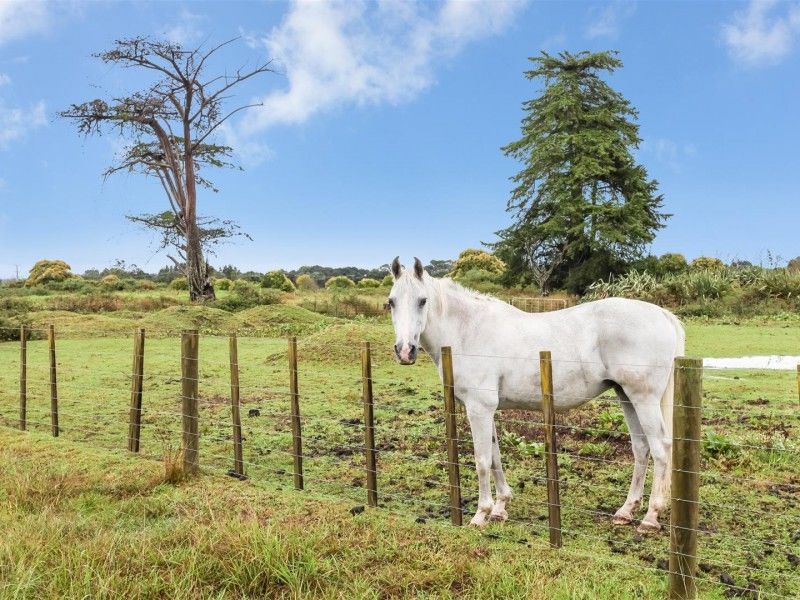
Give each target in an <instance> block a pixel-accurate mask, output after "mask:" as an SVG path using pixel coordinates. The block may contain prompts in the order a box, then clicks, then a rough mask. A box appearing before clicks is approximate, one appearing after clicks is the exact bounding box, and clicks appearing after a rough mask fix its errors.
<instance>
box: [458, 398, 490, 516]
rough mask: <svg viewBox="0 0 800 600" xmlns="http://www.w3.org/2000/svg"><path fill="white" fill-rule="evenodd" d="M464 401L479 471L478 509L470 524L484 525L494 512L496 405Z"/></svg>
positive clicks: (479, 400)
mask: <svg viewBox="0 0 800 600" xmlns="http://www.w3.org/2000/svg"><path fill="white" fill-rule="evenodd" d="M470 400H472V399H468V400H467V401H465V402H464V406H465V408H466V411H467V418H468V419H469V427H470V430H471V431H472V447H473V449H474V452H475V470H476V471H477V473H478V510H477V512H476V513H475V516H474V517H472V520H471V521H470V523H469V524H470V525H473V526H475V527H483V526H484V525H486V523H488V522H489V515H490V514H491V512H492V508H493V507H494V503H493V502H492V488H491V482H490V480H489V478H490V473H491V468H492V433H493V432H494V411H495V407H496V402H495V405H494V406H491V404H490V403H487V402H485V401H481V399H476V400H477V401H470Z"/></svg>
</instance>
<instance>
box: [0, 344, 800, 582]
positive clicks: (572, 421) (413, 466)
mask: <svg viewBox="0 0 800 600" xmlns="http://www.w3.org/2000/svg"><path fill="white" fill-rule="evenodd" d="M32 333H35V334H36V335H32V336H30V338H28V337H26V338H25V342H24V343H21V342H15V343H0V364H2V365H3V368H2V369H0V424H3V425H6V426H9V427H16V428H20V427H21V426H22V425H23V424H24V427H25V428H27V429H30V430H34V431H41V432H49V433H51V434H53V435H59V436H62V437H66V438H67V439H70V440H75V441H87V442H91V443H92V444H94V445H98V446H101V447H104V448H109V449H124V448H126V447H127V448H129V449H135V450H136V451H138V452H139V453H140V454H141V455H142V456H148V457H151V458H159V459H163V457H164V456H165V455H166V456H174V455H175V453H176V452H178V451H179V450H183V451H184V454H183V456H182V460H183V461H184V463H185V467H186V468H187V470H189V471H191V470H192V468H193V467H194V468H198V467H199V468H201V469H202V470H203V471H204V472H209V473H215V474H218V473H224V474H228V475H230V476H232V477H235V478H239V479H241V478H244V477H248V478H250V479H251V480H252V481H254V482H258V483H261V484H265V485H270V486H277V487H281V488H285V487H295V488H302V489H306V490H310V491H313V492H314V493H315V494H316V493H318V494H321V495H326V496H332V497H336V498H340V499H345V500H347V501H352V502H354V503H358V506H355V507H354V510H357V509H358V508H359V507H360V504H361V503H364V504H367V505H369V506H377V507H378V508H380V509H382V510H386V511H389V512H397V513H400V514H404V515H409V516H410V517H412V518H414V519H416V520H418V521H420V522H426V521H429V520H430V521H433V522H436V521H440V520H450V521H451V522H460V520H461V518H462V515H466V517H467V518H469V516H470V515H472V514H473V513H475V512H476V510H477V509H478V506H477V503H478V497H477V494H476V493H475V492H476V491H477V489H478V481H477V475H476V469H475V465H476V459H475V456H474V448H473V439H472V434H471V428H470V424H469V420H468V418H467V415H466V412H465V411H464V410H463V407H461V406H460V405H457V404H454V405H453V406H452V408H450V409H449V410H448V409H447V408H446V400H447V397H448V392H449V391H452V392H454V393H453V396H454V397H456V398H457V397H458V396H459V395H467V394H469V393H470V392H472V391H475V392H486V391H487V390H489V391H494V392H495V393H501V392H502V390H501V389H500V388H498V386H496V385H495V386H491V385H480V386H474V387H472V388H470V387H465V386H464V385H462V384H459V381H458V364H459V361H463V360H465V359H466V358H469V359H471V360H481V361H492V360H501V361H505V362H507V363H511V364H513V363H515V362H516V361H521V362H522V361H527V362H528V363H531V362H532V363H535V366H536V369H535V370H536V372H537V373H538V372H539V365H540V363H539V357H538V356H537V355H536V354H535V353H532V354H531V355H530V356H527V357H525V356H505V357H502V356H484V355H480V354H479V353H463V352H452V353H451V355H452V361H453V363H454V364H455V365H456V369H455V374H456V376H455V380H454V381H452V382H451V383H450V384H447V383H446V385H444V386H443V385H442V384H441V383H439V379H438V376H437V374H436V371H435V369H434V367H433V366H432V365H430V364H422V365H421V366H420V367H417V368H412V369H410V370H409V369H408V368H405V367H399V366H398V365H397V364H395V362H394V360H393V356H392V355H393V350H392V348H391V345H390V344H385V343H376V341H374V340H373V341H372V343H371V344H370V345H368V346H367V345H365V344H361V343H359V342H356V341H347V342H344V341H337V342H335V343H333V342H324V343H321V342H319V341H315V340H313V339H311V338H309V339H307V340H299V341H297V342H295V344H296V345H295V351H294V353H292V352H287V345H286V342H285V341H282V340H274V339H264V338H259V337H257V336H253V337H246V338H240V339H238V347H237V353H236V355H235V356H234V355H233V354H232V352H231V338H228V337H221V336H213V337H206V336H202V337H200V338H199V344H196V345H195V350H192V349H187V348H188V347H187V346H186V343H185V337H186V336H184V344H183V346H181V344H179V343H178V342H177V340H176V339H174V338H170V337H168V336H166V335H163V336H153V337H152V338H151V337H150V335H149V332H148V335H147V338H146V340H145V337H144V335H142V337H141V339H140V338H138V335H139V334H138V333H137V334H136V335H134V336H133V337H131V336H129V337H127V338H124V339H120V338H119V337H117V338H112V337H102V336H91V337H89V338H83V339H64V340H61V339H58V340H56V333H58V332H57V331H56V330H55V328H54V329H52V330H51V329H50V328H44V329H41V330H37V331H36V332H32ZM189 335H190V336H192V335H195V337H196V334H189ZM31 338H32V339H31ZM36 338H38V339H36ZM292 343H293V342H290V347H291V344H292ZM198 346H199V347H198ZM53 348H57V353H55V352H51V349H53ZM131 349H133V352H131ZM292 354H294V358H292ZM365 360H368V367H369V368H367V364H366V363H365ZM550 361H551V366H552V373H553V384H554V392H553V395H554V396H555V399H556V400H558V399H559V396H560V398H561V400H562V401H564V400H568V401H569V402H570V403H576V404H580V403H583V402H587V404H585V405H584V407H583V408H582V409H581V410H580V411H575V412H566V413H560V414H554V415H553V416H552V421H551V422H550V423H548V422H547V419H546V418H545V417H544V415H543V414H542V412H541V411H540V410H526V409H524V408H516V409H510V410H503V411H499V412H498V413H497V415H496V417H495V423H496V427H497V441H498V444H499V447H500V450H501V453H502V459H503V462H504V467H505V470H506V473H507V474H508V479H509V483H510V484H511V486H512V488H513V491H514V494H513V495H514V497H513V499H512V500H511V502H510V504H509V509H508V510H509V513H510V515H511V516H510V517H509V518H508V519H507V521H506V522H505V524H504V525H503V526H494V525H493V526H491V527H489V528H488V529H487V530H485V533H484V535H485V536H488V537H490V538H496V539H501V540H505V541H508V542H514V543H516V544H521V545H526V546H532V547H537V546H543V545H548V544H552V541H553V537H554V535H556V534H557V536H558V537H559V538H560V539H561V543H562V545H563V547H562V548H561V550H559V551H560V552H562V551H563V552H564V553H565V554H573V555H576V556H579V555H584V556H587V557H591V558H592V559H595V560H598V561H602V562H606V563H609V564H620V565H624V566H628V567H631V568H634V569H640V570H642V571H643V572H646V573H648V574H650V575H654V574H655V575H657V574H659V573H660V574H662V575H664V576H667V577H669V578H670V580H672V579H676V580H679V581H681V582H682V583H683V585H684V586H691V585H692V584H695V583H696V584H697V585H699V586H700V587H701V589H713V588H715V587H717V586H720V587H721V588H723V590H724V591H725V593H726V594H727V595H738V596H748V595H750V596H752V597H765V598H766V597H778V598H792V597H798V596H800V571H798V567H800V558H799V556H800V475H798V471H797V455H798V454H800V444H798V437H797V434H798V432H799V431H800V423H798V420H797V417H798V411H797V408H798V396H797V395H796V392H795V385H796V382H795V379H794V377H795V374H794V373H791V372H785V373H781V372H775V371H772V370H769V371H768V370H753V369H750V370H736V371H728V372H726V373H728V374H730V375H731V377H727V378H726V379H724V380H721V379H718V378H716V377H715V376H714V375H711V374H710V373H709V370H708V369H702V368H701V367H699V366H698V367H693V368H692V367H687V366H686V365H684V366H683V369H685V370H687V372H690V371H693V372H694V374H695V375H696V376H697V377H696V379H697V380H698V381H700V380H701V379H702V382H703V385H704V387H705V390H704V393H703V407H702V423H698V426H699V425H702V429H698V430H697V431H695V432H694V433H693V434H691V435H687V434H686V433H685V432H684V433H683V434H681V433H680V432H679V429H678V428H677V427H676V430H675V436H674V438H673V440H672V445H673V448H675V447H676V446H678V445H681V444H683V445H684V446H687V445H688V446H691V447H694V448H696V451H697V453H698V456H697V462H696V463H694V464H690V465H689V466H687V465H686V464H684V463H681V462H677V461H676V462H674V463H673V473H672V477H673V490H672V508H673V510H672V514H671V519H672V520H671V522H670V524H669V525H667V523H666V520H665V516H666V513H662V524H664V525H665V531H662V532H661V533H657V534H650V535H645V534H642V533H638V532H637V531H636V529H635V527H620V526H614V525H613V524H612V522H611V521H612V518H613V517H614V516H615V514H617V509H618V508H619V507H620V506H622V505H623V503H624V502H625V500H626V493H627V491H628V485H629V483H630V481H631V479H632V477H633V476H634V461H633V460H631V456H630V446H631V444H632V443H636V442H637V440H641V439H643V438H644V437H645V434H644V433H643V432H639V431H630V430H629V427H628V425H627V422H626V420H625V418H624V416H623V413H622V412H620V410H619V401H618V400H617V399H615V398H614V397H613V395H612V393H611V392H607V393H605V394H602V395H601V396H600V397H599V398H589V397H588V395H586V396H582V395H581V394H574V393H573V394H569V393H562V394H559V389H560V388H561V387H562V386H561V383H562V382H560V381H559V373H560V372H564V371H563V367H565V366H566V365H568V364H574V363H575V362H576V361H573V360H571V359H563V358H561V357H555V358H551V359H550ZM420 362H421V363H429V362H430V359H428V358H427V357H425V356H423V357H421V359H420ZM584 362H585V361H584ZM625 366H626V367H628V368H630V369H643V370H646V369H653V368H658V367H660V368H663V369H664V370H669V369H672V366H671V365H660V366H659V365H625ZM234 372H236V375H237V377H236V378H235V379H234V378H233V373H234ZM719 372H720V371H716V370H715V371H713V373H719ZM293 380H294V383H292V381H293ZM445 381H446V382H447V378H446V376H445ZM540 385H541V382H540V381H539V380H538V379H537V380H536V381H532V382H531V399H532V401H533V404H534V405H535V406H536V407H537V409H538V408H539V403H540V402H541V398H542V397H543V396H542V393H541V390H540V389H539V388H540ZM16 390H19V393H17V392H16ZM570 396H571V397H570ZM54 400H55V402H54ZM589 400H593V401H592V402H590V403H589ZM692 408H696V405H694V404H693V403H692V402H689V401H688V400H687V399H686V398H685V397H684V396H681V394H680V393H679V394H678V395H677V396H676V400H675V403H674V409H675V411H676V414H677V412H678V411H680V410H681V409H686V410H687V411H688V410H690V409H692ZM236 412H238V413H239V419H238V421H239V425H238V428H239V433H238V438H239V439H238V452H239V454H238V455H237V424H236V421H237V419H236V417H235V416H234V414H235V413H236ZM54 414H57V421H55V422H54V420H53V417H54ZM134 424H136V427H134V426H133V425H134ZM676 426H677V423H676ZM548 430H549V431H551V432H552V433H553V434H554V439H553V442H554V444H555V445H554V446H553V447H552V448H550V449H548V448H547V447H546V446H545V444H544V442H543V440H544V439H545V434H546V432H547V431H548ZM370 434H371V435H370ZM134 442H135V443H134ZM187 448H188V449H189V450H190V451H191V452H189V453H188V454H187V453H186V450H187ZM548 458H550V459H552V460H551V462H554V465H555V467H556V468H557V471H556V473H553V471H552V469H553V465H551V466H549V467H548V465H547V462H548V460H547V459H548ZM651 470H652V468H651ZM454 473H455V477H454ZM685 476H689V477H690V478H694V479H695V480H696V482H697V483H696V487H697V489H696V490H695V491H696V492H697V494H694V495H693V494H692V493H687V492H685V491H684V490H683V489H681V490H679V489H676V487H675V484H674V482H675V480H676V478H681V477H685ZM650 483H651V482H650V481H648V485H646V486H645V488H644V492H643V493H642V497H641V504H642V505H643V506H646V505H647V503H648V501H649V500H650V499H651V494H650V493H649V490H650ZM553 487H555V488H556V489H557V490H558V492H559V495H558V498H557V501H555V502H554V500H553V496H552V494H551V493H550V489H552V488H553ZM456 492H458V493H457V494H456ZM676 506H679V507H680V510H689V509H691V510H693V511H694V515H695V521H694V522H690V524H689V525H688V526H687V525H686V524H681V523H676V522H675V507H676ZM687 507H688V508H687ZM555 508H558V509H559V512H560V519H559V520H558V521H554V520H553V511H554V509H555ZM643 512H644V510H643V509H640V512H637V513H636V514H635V515H634V517H639V516H642V515H643ZM638 524H639V521H638V519H637V518H634V520H633V525H634V526H635V525H638ZM668 532H669V533H671V534H672V537H675V536H676V535H678V536H680V535H681V534H687V535H688V536H689V537H692V538H694V539H695V540H696V544H697V547H696V550H695V549H694V548H691V547H690V548H689V550H685V549H684V550H682V549H681V548H676V547H675V546H674V545H672V546H671V544H670V535H668ZM687 565H690V566H691V567H692V569H691V570H690V571H687V568H686V567H687ZM694 565H696V569H695V567H694Z"/></svg>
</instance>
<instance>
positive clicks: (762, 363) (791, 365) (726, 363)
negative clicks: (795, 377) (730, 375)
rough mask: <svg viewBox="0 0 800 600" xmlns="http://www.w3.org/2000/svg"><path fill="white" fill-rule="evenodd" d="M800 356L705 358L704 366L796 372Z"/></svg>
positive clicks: (710, 367)
mask: <svg viewBox="0 0 800 600" xmlns="http://www.w3.org/2000/svg"><path fill="white" fill-rule="evenodd" d="M798 364H800V356H778V355H772V356H737V357H733V358H704V359H703V366H704V367H707V368H709V369H775V370H777V371H794V370H795V369H797V365H798Z"/></svg>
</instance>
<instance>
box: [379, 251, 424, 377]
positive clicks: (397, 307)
mask: <svg viewBox="0 0 800 600" xmlns="http://www.w3.org/2000/svg"><path fill="white" fill-rule="evenodd" d="M392 277H393V278H394V284H393V285H392V290H391V291H390V292H389V300H388V305H389V310H390V311H391V312H392V325H394V332H395V345H394V353H395V356H396V357H397V360H398V361H399V362H400V364H401V365H413V364H414V363H415V362H416V360H417V349H418V347H419V338H420V335H421V334H422V332H423V331H425V325H426V324H427V322H428V297H427V296H428V293H427V286H426V285H425V278H426V277H428V274H427V273H425V270H424V269H423V268H422V263H421V262H420V260H419V259H418V258H414V269H413V271H411V272H409V271H408V270H407V269H405V268H403V267H402V266H401V265H400V257H399V256H398V257H396V258H395V259H394V260H393V261H392Z"/></svg>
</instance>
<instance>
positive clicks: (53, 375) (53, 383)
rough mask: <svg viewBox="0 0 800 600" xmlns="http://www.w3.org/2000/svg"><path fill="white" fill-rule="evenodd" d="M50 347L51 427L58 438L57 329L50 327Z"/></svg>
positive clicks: (48, 338) (48, 336)
mask: <svg viewBox="0 0 800 600" xmlns="http://www.w3.org/2000/svg"><path fill="white" fill-rule="evenodd" d="M47 340H48V344H49V347H50V426H51V430H52V433H53V437H58V373H57V371H56V328H55V326H54V325H50V329H49V330H48V333H47Z"/></svg>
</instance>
